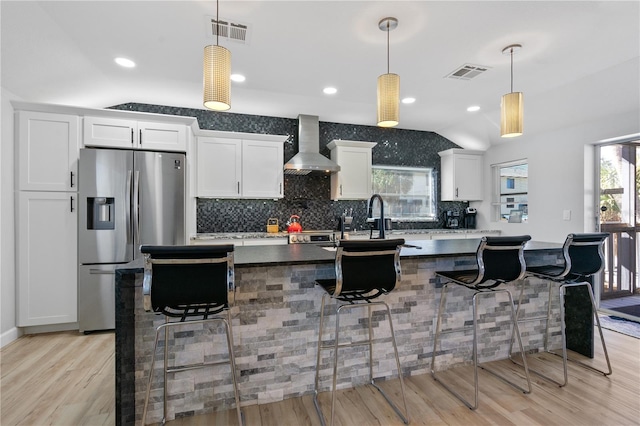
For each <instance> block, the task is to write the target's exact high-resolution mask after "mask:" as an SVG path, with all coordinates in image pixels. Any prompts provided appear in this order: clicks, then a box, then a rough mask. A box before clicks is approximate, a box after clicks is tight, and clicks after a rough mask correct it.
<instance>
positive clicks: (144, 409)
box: [142, 327, 166, 426]
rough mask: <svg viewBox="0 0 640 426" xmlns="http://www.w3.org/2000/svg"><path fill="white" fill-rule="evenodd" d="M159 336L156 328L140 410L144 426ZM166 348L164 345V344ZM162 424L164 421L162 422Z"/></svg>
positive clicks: (158, 330) (158, 329)
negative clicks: (145, 389) (142, 405)
mask: <svg viewBox="0 0 640 426" xmlns="http://www.w3.org/2000/svg"><path fill="white" fill-rule="evenodd" d="M159 335H160V327H158V328H156V339H155V343H154V345H153V353H152V354H151V367H150V369H149V379H148V380H147V392H146V395H145V398H144V408H143V410H142V425H143V426H144V425H146V420H147V408H148V407H149V395H150V393H151V383H152V381H153V367H154V366H155V363H156V350H157V348H158V338H159ZM165 346H166V343H165ZM165 359H166V358H165ZM165 370H166V367H165ZM163 423H164V421H163Z"/></svg>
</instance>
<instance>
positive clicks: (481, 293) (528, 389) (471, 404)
mask: <svg viewBox="0 0 640 426" xmlns="http://www.w3.org/2000/svg"><path fill="white" fill-rule="evenodd" d="M446 291H447V284H445V286H444V287H443V290H442V296H441V299H440V307H439V308H438V318H437V323H436V335H435V337H434V345H433V353H432V355H431V375H432V376H433V378H434V379H435V380H436V381H438V382H439V383H440V384H441V385H442V386H443V387H444V388H445V389H447V390H448V391H449V392H450V393H451V394H452V395H454V396H455V397H456V398H458V399H459V400H460V401H461V402H462V403H464V405H466V406H467V407H469V408H470V409H471V410H475V409H476V408H477V407H478V393H479V386H478V367H480V368H482V369H483V370H485V371H486V372H488V373H491V374H492V375H494V376H496V377H497V378H499V379H500V380H502V381H504V382H505V383H507V384H509V385H510V386H512V387H514V388H516V389H517V390H519V391H521V392H523V393H530V392H531V379H530V377H529V369H528V365H527V360H526V356H525V353H524V347H523V344H522V338H521V336H520V329H519V328H518V322H517V321H516V311H515V306H514V302H513V297H512V296H511V292H510V291H508V290H506V289H499V290H490V291H475V293H474V295H473V298H472V307H473V348H472V350H473V352H472V353H473V355H472V357H473V388H474V396H473V402H469V401H468V400H467V399H466V398H465V397H463V396H462V395H461V394H460V393H459V392H457V391H455V390H454V389H453V388H452V387H451V386H449V385H448V384H447V383H445V382H443V381H442V379H441V378H439V377H438V376H437V374H436V371H435V368H434V366H435V362H434V361H435V353H436V350H437V343H438V339H439V338H440V333H441V330H440V326H441V316H442V311H443V308H444V301H445V296H446ZM496 293H507V296H508V297H509V304H510V309H511V312H510V317H511V323H512V325H513V327H514V330H515V336H516V339H517V341H518V345H519V348H520V353H521V356H522V365H523V367H524V372H525V378H526V381H527V387H526V388H523V387H520V386H519V385H517V384H516V383H514V382H512V381H510V380H507V379H506V378H504V377H503V376H502V375H500V374H497V373H496V372H495V371H493V370H490V369H488V368H487V367H485V366H482V365H480V363H479V362H478V299H479V297H484V296H487V295H495V294H496ZM467 328H468V327H462V328H459V329H455V330H447V331H448V332H449V331H458V330H464V329H467Z"/></svg>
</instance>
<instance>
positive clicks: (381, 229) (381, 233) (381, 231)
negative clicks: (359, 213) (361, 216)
mask: <svg viewBox="0 0 640 426" xmlns="http://www.w3.org/2000/svg"><path fill="white" fill-rule="evenodd" d="M375 199H378V201H379V202H380V219H378V220H379V222H378V238H380V239H384V238H385V236H384V228H385V222H384V201H382V197H381V196H380V195H379V194H373V195H372V196H371V198H369V210H368V213H367V217H368V218H370V219H373V200H375Z"/></svg>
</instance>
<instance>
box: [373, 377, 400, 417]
mask: <svg viewBox="0 0 640 426" xmlns="http://www.w3.org/2000/svg"><path fill="white" fill-rule="evenodd" d="M371 384H372V385H373V387H374V388H376V389H378V391H379V392H380V393H381V394H382V396H384V399H386V400H387V402H388V403H389V405H390V406H391V408H393V411H395V412H396V414H397V415H398V417H400V418H401V419H402V421H403V422H404V424H405V425H408V424H409V420H408V419H407V418H406V417H405V416H404V414H402V412H401V411H400V409H399V408H398V407H397V406H396V404H394V403H393V401H391V399H389V397H388V396H387V394H386V393H384V391H383V390H382V389H381V388H380V386H378V385H377V384H376V382H375V381H373V380H371Z"/></svg>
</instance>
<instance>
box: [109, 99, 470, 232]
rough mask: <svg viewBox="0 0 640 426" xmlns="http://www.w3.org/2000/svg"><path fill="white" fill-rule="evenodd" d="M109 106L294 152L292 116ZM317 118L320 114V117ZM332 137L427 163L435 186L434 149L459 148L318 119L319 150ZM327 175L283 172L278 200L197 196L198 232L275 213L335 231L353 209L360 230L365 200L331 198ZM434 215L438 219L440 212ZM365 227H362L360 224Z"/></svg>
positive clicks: (258, 227) (399, 161)
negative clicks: (275, 143) (259, 138)
mask: <svg viewBox="0 0 640 426" xmlns="http://www.w3.org/2000/svg"><path fill="white" fill-rule="evenodd" d="M111 108H112V109H119V110H127V111H140V112H151V113H156V114H169V115H180V116H189V117H196V118H197V120H198V124H199V126H200V128H201V129H207V130H220V131H232V132H245V133H260V134H275V135H288V136H289V138H288V139H287V141H286V142H285V144H284V158H283V164H284V162H286V161H288V160H289V159H290V158H291V157H293V156H294V155H295V154H296V153H297V152H298V120H297V118H279V117H266V116H257V115H246V114H234V113H230V112H214V111H207V110H200V109H192V108H178V107H171V106H161V105H148V104H137V103H127V104H122V105H116V106H113V107H111ZM321 118H322V117H321ZM333 139H344V140H356V141H367V142H376V143H377V145H376V146H375V147H374V148H373V152H372V154H373V164H380V165H397V166H408V167H433V168H435V170H436V171H437V180H438V183H437V188H440V156H439V155H438V152H439V151H443V150H445V149H449V148H459V146H458V145H456V144H454V143H453V142H451V141H450V140H448V139H446V138H444V137H442V136H440V135H439V134H437V133H433V132H423V131H416V130H404V129H383V128H379V127H376V126H361V125H354V124H342V123H329V122H323V121H320V153H321V154H323V155H324V156H326V157H330V151H329V149H328V148H327V144H328V143H329V142H330V141H331V140H333ZM330 197H331V196H330V179H329V177H328V176H326V175H314V174H311V175H307V176H296V175H285V176H284V198H283V199H281V200H227V199H199V200H198V203H197V228H198V232H261V231H265V230H266V223H267V219H268V218H270V217H275V218H277V219H278V220H279V221H280V228H281V230H284V229H286V227H285V223H286V221H287V219H288V218H289V217H290V216H291V215H292V214H297V215H299V216H300V217H301V222H302V226H303V228H304V229H316V230H317V229H335V228H336V227H337V223H338V222H337V217H338V216H339V215H340V214H341V213H342V212H344V210H345V209H351V208H353V216H354V223H355V226H356V228H357V229H365V225H366V224H365V220H366V216H367V202H366V201H332V200H331V199H330ZM466 206H467V203H461V202H438V211H439V212H442V211H444V210H449V209H459V210H460V209H463V208H464V207H466ZM439 217H442V215H441V214H440V215H439ZM442 226H443V224H442V222H441V221H439V222H405V223H398V224H394V228H395V229H416V228H419V229H427V228H442ZM366 229H368V228H366Z"/></svg>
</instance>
